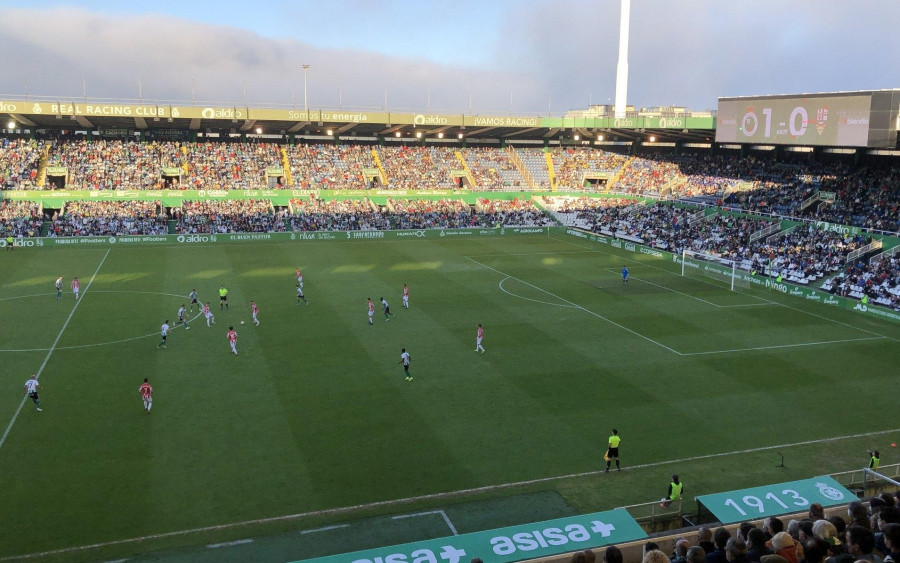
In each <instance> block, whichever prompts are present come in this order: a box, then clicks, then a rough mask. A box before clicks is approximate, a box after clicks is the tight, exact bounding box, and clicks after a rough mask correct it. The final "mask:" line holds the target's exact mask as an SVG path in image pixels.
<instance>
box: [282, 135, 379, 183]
mask: <svg viewBox="0 0 900 563" xmlns="http://www.w3.org/2000/svg"><path fill="white" fill-rule="evenodd" d="M288 158H289V162H290V165H291V176H292V178H293V180H294V186H295V187H296V188H298V189H326V190H362V189H365V188H366V187H367V182H366V178H365V176H364V171H365V169H374V168H376V164H375V159H374V158H373V157H372V147H369V146H365V145H294V146H293V147H291V149H290V152H289V155H288Z"/></svg>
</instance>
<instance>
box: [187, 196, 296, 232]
mask: <svg viewBox="0 0 900 563" xmlns="http://www.w3.org/2000/svg"><path fill="white" fill-rule="evenodd" d="M171 211H172V218H173V219H174V220H175V221H176V224H175V232H176V233H178V234H189V233H212V234H216V233H272V232H281V231H285V230H287V229H286V228H285V225H284V219H285V217H286V212H285V211H283V210H282V211H275V209H274V208H273V207H272V202H271V201H269V200H254V199H229V200H215V201H184V202H182V206H181V207H173V208H172V209H171Z"/></svg>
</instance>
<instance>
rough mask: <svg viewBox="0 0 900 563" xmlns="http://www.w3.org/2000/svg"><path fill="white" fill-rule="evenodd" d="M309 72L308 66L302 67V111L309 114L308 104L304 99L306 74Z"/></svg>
mask: <svg viewBox="0 0 900 563" xmlns="http://www.w3.org/2000/svg"><path fill="white" fill-rule="evenodd" d="M307 71H309V65H303V109H304V111H306V113H307V114H309V103H307V99H306V73H307Z"/></svg>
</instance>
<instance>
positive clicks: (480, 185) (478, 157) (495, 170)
mask: <svg viewBox="0 0 900 563" xmlns="http://www.w3.org/2000/svg"><path fill="white" fill-rule="evenodd" d="M460 152H461V154H462V155H463V158H464V159H465V160H466V164H467V165H468V166H469V171H470V172H471V173H472V178H473V179H474V180H475V189H479V190H524V189H525V188H526V186H525V180H524V179H523V178H522V175H521V174H520V173H519V170H518V169H517V168H516V167H515V165H514V164H513V162H512V160H510V158H509V153H507V152H506V151H505V150H502V149H495V148H486V147H479V148H466V149H462V150H461V151H460Z"/></svg>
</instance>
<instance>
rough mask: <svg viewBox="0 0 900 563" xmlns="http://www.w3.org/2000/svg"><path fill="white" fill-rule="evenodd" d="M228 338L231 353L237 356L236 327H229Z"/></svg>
mask: <svg viewBox="0 0 900 563" xmlns="http://www.w3.org/2000/svg"><path fill="white" fill-rule="evenodd" d="M225 336H226V337H227V338H228V343H229V344H231V352H232V353H233V354H234V355H235V356H237V355H238V353H237V333H236V332H235V331H234V327H233V326H230V327H228V334H226V335H225Z"/></svg>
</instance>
